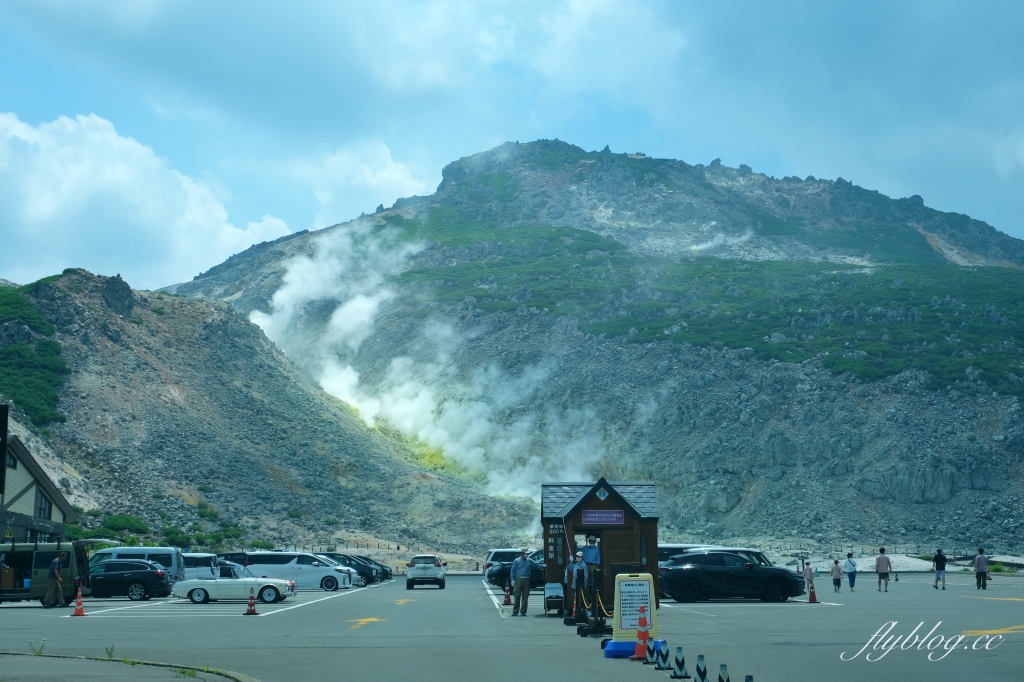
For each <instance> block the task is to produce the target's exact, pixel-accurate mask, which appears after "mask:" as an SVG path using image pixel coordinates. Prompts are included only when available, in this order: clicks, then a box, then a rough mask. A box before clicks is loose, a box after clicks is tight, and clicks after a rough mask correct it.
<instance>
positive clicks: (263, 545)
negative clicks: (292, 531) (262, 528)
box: [249, 540, 274, 549]
mask: <svg viewBox="0 0 1024 682" xmlns="http://www.w3.org/2000/svg"><path fill="white" fill-rule="evenodd" d="M249 546H251V547H252V548H253V549H274V543H273V542H267V541H265V540H253V541H252V542H250V543H249Z"/></svg>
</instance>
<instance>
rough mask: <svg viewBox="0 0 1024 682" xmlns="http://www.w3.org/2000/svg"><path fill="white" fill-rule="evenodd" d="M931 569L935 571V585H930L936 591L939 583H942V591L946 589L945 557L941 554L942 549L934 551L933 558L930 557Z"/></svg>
mask: <svg viewBox="0 0 1024 682" xmlns="http://www.w3.org/2000/svg"><path fill="white" fill-rule="evenodd" d="M932 568H934V569H935V584H934V585H932V587H934V588H935V589H936V590H937V589H939V581H940V580H941V581H942V589H946V555H945V554H943V553H942V549H941V548H939V549H937V550H935V556H934V557H932Z"/></svg>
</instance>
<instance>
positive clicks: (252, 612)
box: [242, 587, 260, 616]
mask: <svg viewBox="0 0 1024 682" xmlns="http://www.w3.org/2000/svg"><path fill="white" fill-rule="evenodd" d="M242 615H244V616H258V615H260V614H258V613H256V593H255V592H254V591H253V588H251V587H250V588H249V608H247V609H246V610H245V613H244V614H242Z"/></svg>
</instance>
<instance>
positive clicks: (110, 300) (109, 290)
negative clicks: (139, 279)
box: [102, 275, 135, 317]
mask: <svg viewBox="0 0 1024 682" xmlns="http://www.w3.org/2000/svg"><path fill="white" fill-rule="evenodd" d="M102 295H103V302H104V303H106V304H107V307H108V308H110V309H111V310H113V311H114V312H115V313H117V314H118V315H120V316H121V317H128V316H130V315H131V314H132V307H133V306H134V305H135V297H134V296H132V288H131V287H130V286H128V283H127V282H125V281H124V280H123V279H121V275H114V276H113V277H108V278H107V279H106V280H105V281H104V282H103V289H102Z"/></svg>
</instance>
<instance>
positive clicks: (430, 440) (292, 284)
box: [250, 223, 604, 497]
mask: <svg viewBox="0 0 1024 682" xmlns="http://www.w3.org/2000/svg"><path fill="white" fill-rule="evenodd" d="M421 248H422V247H421V246H419V245H410V244H406V243H402V242H401V241H400V239H399V235H398V233H397V232H393V231H388V230H384V231H373V230H372V229H371V227H370V226H369V225H367V224H365V223H355V224H351V225H346V226H342V227H338V228H334V229H332V230H331V231H330V232H328V233H327V234H325V235H324V236H323V237H322V238H321V239H319V240H318V241H317V242H316V243H315V253H314V254H313V255H312V256H302V257H298V258H295V259H293V260H292V261H290V262H289V263H287V265H286V267H287V271H286V274H285V276H284V278H283V285H282V286H281V288H280V289H279V290H278V291H277V292H276V293H275V294H274V296H273V298H272V300H271V312H270V313H269V314H268V313H263V312H259V311H254V312H253V313H252V314H251V315H250V318H251V319H252V321H253V322H254V323H256V324H258V325H259V326H260V327H261V328H262V329H263V330H264V332H265V333H266V334H267V336H268V337H269V338H270V339H271V340H272V341H274V342H275V343H276V344H277V345H278V346H279V347H280V348H282V349H283V350H284V351H285V353H287V354H288V355H289V356H290V357H292V358H293V359H294V360H295V361H296V362H297V363H298V364H299V365H300V366H302V367H303V369H304V370H305V371H307V372H309V373H310V374H311V375H312V376H314V377H315V378H317V379H318V380H319V382H320V385H321V386H322V387H323V389H324V390H325V391H327V392H328V393H330V394H331V395H334V396H336V397H338V398H339V399H341V400H344V401H345V402H347V403H349V404H350V405H352V406H353V407H355V408H356V409H357V410H358V411H359V413H360V416H361V417H362V418H363V420H364V421H365V422H366V423H367V424H368V425H370V426H372V425H373V424H374V423H375V421H376V420H378V419H382V420H385V421H386V422H387V423H388V424H390V425H391V426H393V427H394V428H396V429H398V430H399V431H400V432H401V433H402V434H404V435H406V436H409V437H414V438H417V439H418V440H420V441H421V442H422V443H424V444H426V445H427V446H429V447H431V448H438V449H440V450H441V451H442V452H443V453H444V455H445V456H446V457H447V458H449V459H451V460H452V461H454V462H456V463H458V464H459V465H460V466H462V467H464V468H465V469H467V470H469V471H472V472H476V473H483V474H485V475H486V476H487V480H488V488H489V490H490V491H491V492H495V493H508V494H515V495H525V496H531V497H536V496H537V495H538V492H539V483H540V482H542V481H545V480H571V479H586V478H588V477H589V473H588V469H589V467H590V466H591V465H593V464H594V463H595V462H596V461H597V460H598V459H600V457H601V456H602V454H603V452H604V445H603V439H602V436H601V432H600V428H599V424H598V422H597V419H596V417H595V415H594V413H593V412H591V411H589V410H568V411H561V410H545V411H543V413H538V411H536V410H531V409H528V407H527V406H528V405H530V404H531V403H532V402H534V400H535V398H536V397H537V393H538V390H539V389H541V388H542V387H543V386H544V382H545V381H546V380H547V379H548V377H549V376H550V375H551V373H552V372H553V371H554V370H555V368H556V361H555V360H554V359H553V357H552V358H549V359H548V360H546V361H544V362H541V363H539V364H537V365H533V366H531V367H528V368H527V369H525V370H524V371H523V372H522V374H520V375H519V376H518V377H512V376H509V375H508V374H507V373H505V372H504V371H502V370H501V369H500V368H498V367H496V366H495V365H493V364H490V365H485V366H479V367H476V368H473V369H472V370H469V369H468V368H460V367H458V366H457V364H456V362H455V360H454V359H453V358H454V351H455V350H457V349H458V347H459V346H461V345H462V344H464V343H465V340H464V339H462V338H461V337H460V336H459V335H458V334H457V333H455V331H454V330H452V329H451V328H450V327H449V326H447V325H445V324H443V323H442V322H437V321H432V322H428V323H427V324H426V325H425V327H424V329H423V332H422V335H421V336H422V338H420V339H418V341H419V342H421V343H422V344H427V345H428V347H429V348H430V349H432V351H431V354H432V355H433V356H434V357H433V358H432V359H431V360H429V361H416V360H414V359H413V358H411V357H408V356H404V355H403V356H399V357H394V358H391V360H390V362H389V364H388V369H387V372H386V373H385V376H384V377H383V378H382V379H380V380H379V381H377V382H376V383H375V384H374V385H366V384H365V383H361V381H360V372H359V370H358V369H357V367H358V366H359V360H360V354H359V349H360V345H361V344H362V342H363V341H364V340H365V339H367V338H368V337H369V336H371V335H372V334H373V333H374V329H375V322H376V319H377V316H378V314H379V312H380V309H381V306H382V305H384V304H386V302H387V301H389V300H390V299H392V298H393V297H394V295H395V294H394V291H393V290H392V289H391V287H390V286H389V284H388V280H389V278H391V277H393V276H395V275H397V274H398V273H400V272H401V270H402V268H403V267H404V266H405V264H406V263H407V261H408V259H409V258H410V257H411V256H412V255H414V254H415V253H416V252H418V251H419V250H420V249H421ZM467 374H468V379H467V378H465V376H466V375H467ZM459 377H463V378H459Z"/></svg>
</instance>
